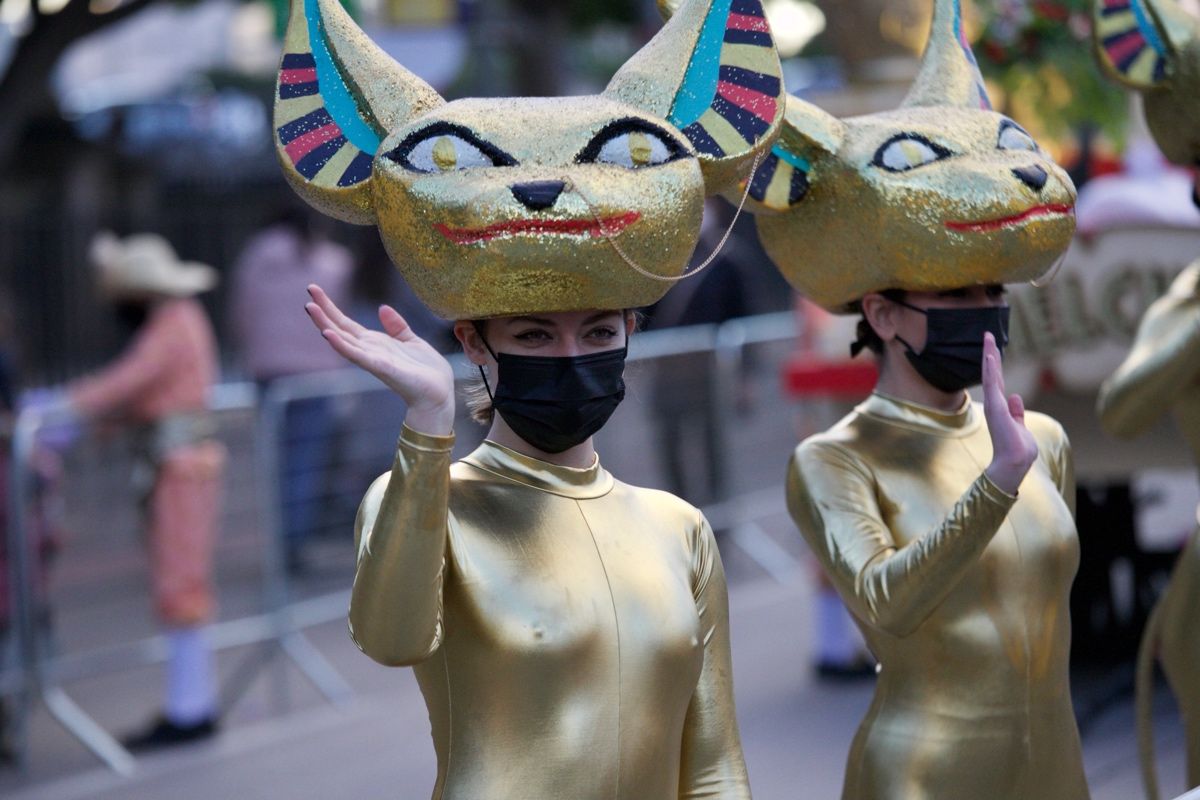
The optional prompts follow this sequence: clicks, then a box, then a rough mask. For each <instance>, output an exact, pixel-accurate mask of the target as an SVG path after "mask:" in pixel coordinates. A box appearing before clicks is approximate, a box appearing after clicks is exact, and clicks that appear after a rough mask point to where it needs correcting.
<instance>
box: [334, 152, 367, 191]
mask: <svg viewBox="0 0 1200 800" xmlns="http://www.w3.org/2000/svg"><path fill="white" fill-rule="evenodd" d="M372 161H373V159H372V158H371V156H370V155H368V154H367V153H361V152H360V153H359V154H358V155H356V156H355V157H354V160H353V161H351V162H350V166H348V167H346V171H345V172H343V173H342V177H340V178H338V182H337V185H338V186H353V185H354V184H356V183H362V182H363V181H365V180H366V179H367V178H369V177H371V163H372Z"/></svg>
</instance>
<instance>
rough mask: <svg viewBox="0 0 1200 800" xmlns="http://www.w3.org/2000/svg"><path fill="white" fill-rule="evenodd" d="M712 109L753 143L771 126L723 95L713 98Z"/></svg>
mask: <svg viewBox="0 0 1200 800" xmlns="http://www.w3.org/2000/svg"><path fill="white" fill-rule="evenodd" d="M712 110H713V111H715V112H717V113H718V114H720V115H721V116H722V117H724V118H725V120H726V121H727V122H728V123H729V124H730V125H732V126H733V127H734V128H735V129H737V132H738V133H740V134H741V135H742V138H743V139H745V140H746V141H747V142H749V143H750V144H754V143H755V142H757V141H758V140H759V138H760V137H761V136H762V135H763V134H765V133H766V132H767V131H768V130H770V128H771V124H770V123H769V122H766V121H765V120H764V119H763V118H762V117H759V116H758V115H756V114H751V113H750V112H749V111H747V110H746V109H744V108H742V107H741V106H735V105H734V104H733V103H731V102H729V101H728V100H726V99H725V98H724V97H720V96H718V97H716V98H714V99H713V104H712Z"/></svg>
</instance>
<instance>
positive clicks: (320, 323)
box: [304, 303, 336, 333]
mask: <svg viewBox="0 0 1200 800" xmlns="http://www.w3.org/2000/svg"><path fill="white" fill-rule="evenodd" d="M304 310H305V311H307V312H308V318H309V319H311V320H312V322H313V325H316V326H317V330H319V331H321V332H322V333H324V332H325V331H331V330H334V329H335V328H336V326H335V325H334V324H333V321H332V320H330V319H329V315H328V314H326V313H325V312H324V311H323V310H322V309H321V307H320V306H319V305H317V304H316V303H305V304H304Z"/></svg>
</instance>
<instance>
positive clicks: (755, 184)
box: [750, 153, 779, 203]
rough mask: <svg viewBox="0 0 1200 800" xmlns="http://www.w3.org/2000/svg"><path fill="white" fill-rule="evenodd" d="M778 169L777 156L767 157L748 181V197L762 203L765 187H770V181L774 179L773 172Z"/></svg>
mask: <svg viewBox="0 0 1200 800" xmlns="http://www.w3.org/2000/svg"><path fill="white" fill-rule="evenodd" d="M778 167H779V156H777V155H775V154H774V153H772V154H770V155H768V156H767V157H766V158H765V159H764V160H763V163H762V166H760V167H759V168H758V171H757V172H755V173H754V178H753V179H752V180H751V181H750V196H751V197H753V198H754V199H755V200H757V201H759V202H760V203H761V202H762V200H763V198H764V197H766V196H767V187H768V186H770V185H771V179H772V178H774V177H775V170H776V169H777V168H778Z"/></svg>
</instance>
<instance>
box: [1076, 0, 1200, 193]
mask: <svg viewBox="0 0 1200 800" xmlns="http://www.w3.org/2000/svg"><path fill="white" fill-rule="evenodd" d="M1092 22H1093V24H1092V35H1093V41H1094V44H1095V49H1096V57H1097V59H1098V60H1099V62H1100V66H1101V68H1102V69H1103V70H1104V72H1105V73H1107V74H1108V76H1109V77H1111V78H1113V79H1114V80H1117V81H1119V82H1120V83H1122V84H1124V85H1126V86H1128V87H1130V88H1131V89H1135V90H1137V91H1138V92H1139V93H1141V95H1142V107H1143V109H1144V110H1145V114H1146V125H1147V126H1148V127H1149V128H1150V133H1151V135H1153V136H1154V141H1155V142H1156V143H1157V144H1158V146H1159V149H1161V150H1162V152H1163V155H1165V156H1166V157H1167V159H1168V160H1170V161H1172V162H1174V163H1176V164H1179V165H1180V166H1184V167H1194V168H1197V169H1200V19H1197V18H1196V17H1193V16H1191V15H1190V14H1188V13H1187V12H1186V11H1184V10H1183V9H1182V8H1181V7H1180V6H1179V4H1178V3H1176V2H1175V0H1094V2H1093V6H1092ZM1195 200H1196V203H1197V205H1200V185H1198V186H1197V190H1196V193H1195Z"/></svg>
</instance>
